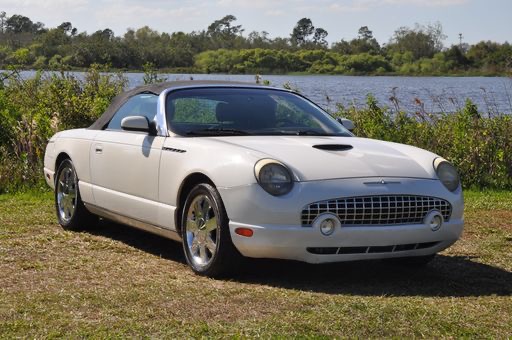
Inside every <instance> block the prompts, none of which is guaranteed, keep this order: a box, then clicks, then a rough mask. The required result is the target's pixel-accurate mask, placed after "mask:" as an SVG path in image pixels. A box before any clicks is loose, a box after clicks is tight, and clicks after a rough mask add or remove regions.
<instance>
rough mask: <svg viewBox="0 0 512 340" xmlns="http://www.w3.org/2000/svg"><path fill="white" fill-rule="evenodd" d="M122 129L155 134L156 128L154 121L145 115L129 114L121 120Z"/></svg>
mask: <svg viewBox="0 0 512 340" xmlns="http://www.w3.org/2000/svg"><path fill="white" fill-rule="evenodd" d="M121 129H123V130H126V131H137V132H145V133H148V134H150V135H154V134H155V132H156V131H155V130H156V129H155V128H154V126H153V125H152V123H150V122H149V120H148V119H147V118H146V117H144V116H128V117H124V118H123V120H122V121H121Z"/></svg>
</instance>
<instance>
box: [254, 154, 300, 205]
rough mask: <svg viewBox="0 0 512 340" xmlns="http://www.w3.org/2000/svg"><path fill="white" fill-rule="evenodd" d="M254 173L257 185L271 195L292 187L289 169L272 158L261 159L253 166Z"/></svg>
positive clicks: (286, 191)
mask: <svg viewBox="0 0 512 340" xmlns="http://www.w3.org/2000/svg"><path fill="white" fill-rule="evenodd" d="M254 175H255V176H256V180H257V181H258V183H259V185H260V186H261V187H262V188H263V189H264V190H265V191H266V192H268V193H269V194H271V195H273V196H281V195H285V194H287V193H289V192H290V191H291V190H292V187H293V179H292V175H291V173H290V170H288V168H287V167H286V166H284V164H282V163H280V162H278V161H276V160H273V159H262V160H260V161H258V162H257V163H256V165H255V167H254Z"/></svg>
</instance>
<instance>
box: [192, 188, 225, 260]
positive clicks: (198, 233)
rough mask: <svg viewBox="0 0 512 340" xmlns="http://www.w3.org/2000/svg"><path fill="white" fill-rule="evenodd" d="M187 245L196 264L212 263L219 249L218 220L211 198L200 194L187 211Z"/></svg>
mask: <svg viewBox="0 0 512 340" xmlns="http://www.w3.org/2000/svg"><path fill="white" fill-rule="evenodd" d="M185 228H186V237H187V246H188V250H189V252H190V255H191V258H192V261H193V262H194V264H195V265H197V266H200V267H204V266H207V265H208V264H210V262H211V261H212V260H213V258H214V257H215V255H216V253H217V250H218V242H217V240H218V237H217V229H218V221H217V216H215V212H214V210H213V208H212V204H211V201H210V198H209V197H208V196H206V195H198V196H197V197H195V198H194V200H193V201H192V204H191V205H190V207H189V208H188V211H187V223H186V225H185Z"/></svg>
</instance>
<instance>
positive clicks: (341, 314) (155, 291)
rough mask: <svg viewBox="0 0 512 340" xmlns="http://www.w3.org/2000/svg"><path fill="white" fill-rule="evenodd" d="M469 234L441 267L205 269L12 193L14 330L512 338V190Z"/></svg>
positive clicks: (482, 201)
mask: <svg viewBox="0 0 512 340" xmlns="http://www.w3.org/2000/svg"><path fill="white" fill-rule="evenodd" d="M465 217H466V229H465V232H464V236H463V238H462V239H461V240H460V241H459V242H458V243H456V244H455V245H454V246H452V247H451V248H449V249H448V250H446V251H444V252H443V253H442V254H441V255H440V256H438V258H436V259H435V260H434V261H433V262H432V263H431V264H430V265H429V266H427V267H426V268H424V269H421V270H407V269H404V268H401V267H396V266H393V265H391V264H385V263H382V262H358V263H349V264H346V263H345V264H335V265H322V266H312V265H306V264H300V263H295V262H285V261H270V260H256V261H255V260H253V261H249V262H248V263H247V264H246V267H247V268H246V270H244V271H243V272H241V273H239V274H238V275H236V276H235V277H233V278H231V279H229V280H212V279H208V278H203V277H198V276H195V275H194V274H192V272H191V271H190V270H189V269H188V268H187V266H186V264H185V262H184V258H183V255H182V252H181V245H180V244H178V243H175V242H173V241H169V240H166V239H163V238H160V237H157V236H153V235H150V234H146V233H143V232H141V231H137V230H134V229H130V228H127V227H123V226H119V225H116V224H113V223H107V222H102V223H101V224H100V225H99V226H97V227H95V228H93V229H90V230H88V231H84V232H69V231H64V230H62V229H61V228H60V227H59V226H58V225H57V224H56V222H55V221H56V218H55V216H54V208H53V203H52V196H51V194H49V193H38V194H19V195H3V196H0V338H15V337H29V338H41V337H64V336H65V337H67V338H76V337H95V338H115V337H151V338H154V337H157V338H163V337H215V338H220V337H226V336H228V337H258V336H261V337H269V336H274V337H292V336H301V337H303V336H306V337H308V336H311V337H326V338H330V337H427V338H432V337H478V338H482V337H485V338H487V337H490V338H507V337H511V336H512V272H511V271H512V192H484V193H480V192H468V193H466V214H465Z"/></svg>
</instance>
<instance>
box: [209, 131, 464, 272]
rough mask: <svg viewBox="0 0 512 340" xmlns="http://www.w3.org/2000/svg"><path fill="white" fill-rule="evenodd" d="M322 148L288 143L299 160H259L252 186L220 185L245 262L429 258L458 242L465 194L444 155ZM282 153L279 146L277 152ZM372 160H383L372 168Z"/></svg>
mask: <svg viewBox="0 0 512 340" xmlns="http://www.w3.org/2000/svg"><path fill="white" fill-rule="evenodd" d="M336 140H338V142H340V141H341V140H342V139H340V138H333V139H330V140H325V139H323V140H322V142H323V143H324V144H323V145H340V144H339V143H335V141H336ZM315 142H319V140H316V139H315V138H313V139H312V138H311V137H296V139H295V141H294V142H292V139H290V138H287V141H286V144H287V146H288V147H290V144H293V143H296V144H300V147H301V148H302V149H303V151H302V153H299V152H297V153H291V154H288V157H286V156H284V154H281V155H280V156H281V157H280V159H279V160H277V159H275V160H274V159H272V158H265V159H262V160H260V161H259V162H256V164H255V169H254V171H255V178H256V181H255V183H252V184H250V185H245V186H237V187H230V188H219V192H220V194H221V196H222V199H223V201H224V203H225V206H226V210H227V213H228V216H229V218H230V224H229V225H230V232H231V237H232V240H233V243H234V244H235V246H236V247H237V249H238V250H239V251H240V252H241V254H242V255H244V256H248V257H255V258H280V259H292V260H299V261H305V262H310V263H323V262H338V261H350V260H363V259H381V258H393V257H413V256H426V255H431V254H435V253H438V252H440V251H442V250H444V249H445V248H447V247H449V246H450V245H452V244H453V243H454V242H455V241H456V240H457V239H458V238H459V237H460V235H461V232H462V229H463V196H462V189H461V186H460V184H459V180H458V176H457V174H456V172H454V171H455V170H454V169H453V167H452V166H451V165H449V163H448V162H446V161H444V160H443V159H442V158H439V157H437V156H435V155H433V154H431V153H429V152H426V151H423V150H419V149H416V148H411V147H407V146H402V145H398V144H392V143H384V142H380V141H371V140H364V139H359V138H344V139H343V142H344V143H343V145H347V146H350V149H348V150H340V151H325V150H318V149H315V150H312V149H309V148H307V149H306V146H305V145H304V144H315ZM255 143H256V142H254V143H251V142H247V141H245V143H244V144H246V146H249V145H247V144H255ZM313 146H315V145H313ZM250 147H251V149H254V147H255V146H254V145H251V146H250ZM379 148H386V149H387V150H386V152H385V153H384V152H382V151H383V150H379ZM283 149H286V147H284V148H283V147H282V145H279V143H277V144H274V148H273V153H274V154H276V153H277V154H279V153H280V152H279V150H283ZM372 150H373V151H372ZM288 151H289V150H288ZM407 153H409V156H408V155H407ZM373 157H377V158H378V157H380V159H379V162H378V165H377V166H375V165H374V166H373V169H372V165H371V160H372V158H373ZM335 159H337V160H338V161H335ZM361 160H364V161H361ZM287 161H288V162H287ZM297 162H299V163H302V162H310V163H311V168H312V169H315V170H314V171H311V172H309V173H308V170H307V169H306V168H307V166H305V165H304V164H297ZM287 163H288V164H290V165H287ZM393 164H394V166H393ZM363 167H364V168H365V169H362V168H363ZM428 167H430V169H428ZM295 169H297V170H295ZM298 169H300V170H298ZM318 169H323V171H320V170H318ZM262 172H265V173H262ZM286 172H288V175H287V174H286ZM355 173H366V176H362V177H361V176H354V175H353V174H355ZM336 174H338V176H336ZM379 174H380V175H379ZM393 174H395V175H393ZM408 174H409V175H408ZM272 177H274V178H272ZM288 177H289V178H288Z"/></svg>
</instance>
